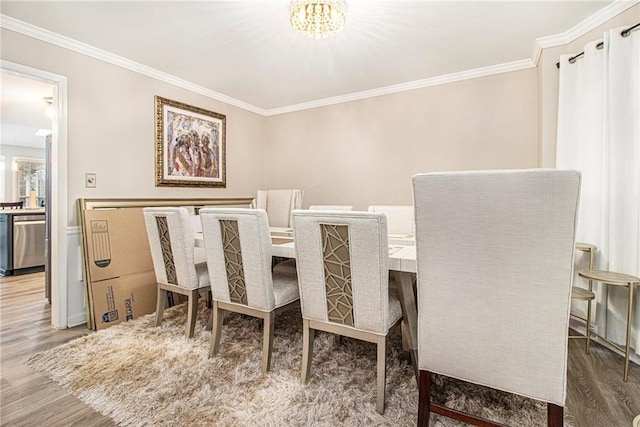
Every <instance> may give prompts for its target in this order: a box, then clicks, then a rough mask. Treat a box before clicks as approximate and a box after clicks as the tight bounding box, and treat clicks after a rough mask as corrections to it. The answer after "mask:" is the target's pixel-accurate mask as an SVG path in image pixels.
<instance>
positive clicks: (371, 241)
mask: <svg viewBox="0 0 640 427" xmlns="http://www.w3.org/2000/svg"><path fill="white" fill-rule="evenodd" d="M293 235H294V242H295V248H296V265H297V270H298V283H299V286H300V305H301V308H302V317H303V318H305V319H311V320H318V321H321V322H327V323H337V324H341V325H346V326H352V327H354V328H356V329H360V330H364V331H368V332H374V333H377V334H382V335H384V334H386V333H387V332H388V326H387V325H388V322H387V320H388V317H389V294H388V292H389V247H388V243H387V220H386V218H385V216H384V215H382V214H373V213H367V212H335V211H327V212H322V213H320V212H318V211H308V210H295V211H293Z"/></svg>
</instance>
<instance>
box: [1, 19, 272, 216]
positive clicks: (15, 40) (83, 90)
mask: <svg viewBox="0 0 640 427" xmlns="http://www.w3.org/2000/svg"><path fill="white" fill-rule="evenodd" d="M0 36H1V38H2V45H1V56H2V59H4V60H7V61H11V62H14V63H18V64H22V65H26V66H29V67H33V68H38V69H42V70H45V71H48V72H51V73H56V74H60V75H63V76H66V77H67V79H68V80H67V85H68V92H67V93H68V128H67V132H68V145H67V147H68V159H67V160H68V183H67V189H68V203H69V224H70V225H76V224H77V215H76V199H78V198H81V197H99V198H105V197H123V198H147V197H154V198H208V197H251V196H253V195H254V194H255V191H256V189H257V188H262V187H264V186H265V182H264V179H265V175H264V157H265V147H266V144H265V134H266V122H267V118H266V117H262V116H260V115H258V114H254V113H251V112H248V111H246V110H243V109H240V108H237V107H234V106H230V105H228V104H225V103H223V102H219V101H216V100H213V99H211V98H208V97H205V96H202V95H199V94H196V93H194V92H191V91H188V90H185V89H182V88H179V87H176V86H173V85H170V84H167V83H164V82H161V81H159V80H156V79H153V78H150V77H147V76H144V75H141V74H138V73H135V72H133V71H129V70H126V69H123V68H120V67H117V66H114V65H111V64H108V63H106V62H103V61H99V60H97V59H93V58H90V57H88V56H85V55H81V54H79V53H76V52H72V51H69V50H66V49H63V48H60V47H57V46H54V45H51V44H49V43H45V42H42V41H39V40H36V39H33V38H30V37H27V36H24V35H21V34H18V33H15V32H12V31H8V30H4V29H3V30H2V32H1V33H0ZM154 95H160V96H163V97H166V98H170V99H174V100H176V101H180V102H184V103H187V104H190V105H195V106H198V107H201V108H205V109H208V110H212V111H215V112H218V113H221V114H224V115H226V116H227V188H226V189H212V188H167V187H155V172H154V167H155V166H154V165H155V143H154ZM86 172H93V173H96V174H97V183H98V186H97V188H95V189H87V188H84V174H85V173H86Z"/></svg>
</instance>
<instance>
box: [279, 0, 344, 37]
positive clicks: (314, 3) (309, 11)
mask: <svg viewBox="0 0 640 427" xmlns="http://www.w3.org/2000/svg"><path fill="white" fill-rule="evenodd" d="M345 10H346V8H345V4H344V0H293V1H292V2H291V26H292V27H293V28H294V29H295V30H296V31H297V32H298V33H300V34H302V35H303V36H305V37H309V38H312V39H320V38H323V37H329V36H332V35H334V34H335V33H337V32H338V31H340V29H341V28H342V27H343V26H344V17H345Z"/></svg>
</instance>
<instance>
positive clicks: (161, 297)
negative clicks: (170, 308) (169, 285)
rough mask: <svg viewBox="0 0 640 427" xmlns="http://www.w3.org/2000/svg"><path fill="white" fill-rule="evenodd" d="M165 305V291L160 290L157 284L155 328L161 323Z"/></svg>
mask: <svg viewBox="0 0 640 427" xmlns="http://www.w3.org/2000/svg"><path fill="white" fill-rule="evenodd" d="M166 304H167V291H166V290H164V289H161V288H160V284H158V298H157V303H156V326H160V324H161V323H162V314H163V313H164V306H165V305H166Z"/></svg>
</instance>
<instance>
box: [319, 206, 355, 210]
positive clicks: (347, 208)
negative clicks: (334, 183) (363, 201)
mask: <svg viewBox="0 0 640 427" xmlns="http://www.w3.org/2000/svg"><path fill="white" fill-rule="evenodd" d="M309 210H310V211H352V210H353V206H348V205H311V206H309Z"/></svg>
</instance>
